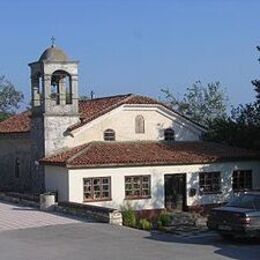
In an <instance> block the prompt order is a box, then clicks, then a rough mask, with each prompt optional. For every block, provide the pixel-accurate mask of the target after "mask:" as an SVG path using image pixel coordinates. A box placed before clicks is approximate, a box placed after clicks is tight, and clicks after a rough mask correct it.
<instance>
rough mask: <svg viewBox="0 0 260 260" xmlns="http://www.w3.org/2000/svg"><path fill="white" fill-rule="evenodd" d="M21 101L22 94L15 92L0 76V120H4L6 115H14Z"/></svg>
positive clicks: (10, 84)
mask: <svg viewBox="0 0 260 260" xmlns="http://www.w3.org/2000/svg"><path fill="white" fill-rule="evenodd" d="M23 99H24V96H23V93H22V92H20V91H18V90H16V89H15V86H14V85H13V84H12V83H11V82H10V81H9V80H7V79H6V78H5V76H0V120H4V119H6V118H7V116H8V115H10V114H13V113H15V112H16V111H17V109H18V108H19V107H20V105H21V102H22V101H23Z"/></svg>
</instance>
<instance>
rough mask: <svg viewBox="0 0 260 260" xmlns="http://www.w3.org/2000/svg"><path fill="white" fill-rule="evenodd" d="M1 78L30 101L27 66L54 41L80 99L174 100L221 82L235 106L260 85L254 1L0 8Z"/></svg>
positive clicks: (73, 2)
mask: <svg viewBox="0 0 260 260" xmlns="http://www.w3.org/2000/svg"><path fill="white" fill-rule="evenodd" d="M0 10H1V15H0V32H1V35H2V36H1V44H0V75H2V74H4V75H6V77H7V78H8V79H9V80H11V81H12V82H13V83H14V84H15V86H16V87H17V89H19V90H21V91H23V92H24V94H25V97H26V101H27V102H29V98H30V71H29V67H28V63H30V62H33V61H37V60H38V59H39V57H40V55H41V53H42V52H43V51H44V50H45V49H46V48H48V47H49V46H50V45H51V40H50V39H51V37H52V36H54V37H55V38H56V46H57V47H60V48H62V49H63V50H64V51H65V52H66V53H67V55H68V56H69V57H70V58H71V59H72V60H79V61H80V65H79V66H80V67H79V69H80V70H79V76H80V82H79V83H80V93H81V95H89V93H90V91H91V90H94V92H95V95H96V96H97V97H101V96H110V95H117V94H125V93H135V94H141V95H146V96H151V97H155V98H158V97H160V96H161V95H162V94H161V91H160V89H161V88H169V89H171V90H173V91H174V92H175V93H176V94H177V95H178V96H181V95H182V94H183V93H184V92H185V90H186V89H187V88H188V87H190V86H191V85H192V83H193V82H195V81H198V80H200V81H201V82H202V83H203V84H204V85H206V84H207V83H209V82H214V81H220V82H221V84H222V86H223V87H224V88H225V89H226V91H227V94H228V96H229V103H230V104H232V105H234V106H236V105H238V104H240V103H242V104H244V103H246V102H251V101H253V100H254V91H253V87H252V85H251V80H253V79H256V78H260V64H259V63H258V61H257V59H258V58H259V56H260V53H258V52H257V51H256V46H257V45H260V19H259V10H260V0H179V1H177V0H176V1H175V0H92V1H90V0H44V1H35V0H22V1H21V0H1V1H0Z"/></svg>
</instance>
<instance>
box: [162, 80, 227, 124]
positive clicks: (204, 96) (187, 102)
mask: <svg viewBox="0 0 260 260" xmlns="http://www.w3.org/2000/svg"><path fill="white" fill-rule="evenodd" d="M161 91H162V93H163V95H164V97H163V101H165V102H166V103H167V105H169V106H171V107H172V108H173V109H175V110H177V111H178V112H180V113H181V114H183V115H186V116H188V117H190V118H191V119H192V120H194V121H196V122H199V123H200V124H202V125H205V126H208V125H209V123H210V122H211V121H212V120H214V119H216V118H226V117H227V102H228V98H227V96H226V93H225V91H224V89H223V88H222V86H221V84H220V82H218V81H217V82H211V83H208V84H207V85H206V86H203V85H202V83H201V82H200V81H197V82H195V83H194V84H192V86H191V87H190V88H187V90H186V93H185V94H184V96H183V97H182V98H177V97H176V95H175V94H174V93H173V92H172V91H170V90H169V89H161Z"/></svg>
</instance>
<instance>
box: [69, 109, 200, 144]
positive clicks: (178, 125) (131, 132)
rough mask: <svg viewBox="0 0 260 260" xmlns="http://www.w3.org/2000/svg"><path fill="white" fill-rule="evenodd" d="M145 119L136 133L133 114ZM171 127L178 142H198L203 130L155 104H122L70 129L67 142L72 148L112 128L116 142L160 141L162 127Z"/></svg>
mask: <svg viewBox="0 0 260 260" xmlns="http://www.w3.org/2000/svg"><path fill="white" fill-rule="evenodd" d="M137 115H142V116H143V117H144V119H145V133H144V134H136V133H135V117H136V116H137ZM169 127H172V128H173V129H174V131H175V134H176V140H177V141H197V140H200V135H201V134H202V132H203V129H201V128H199V127H198V126H196V125H194V124H192V123H190V121H188V120H186V119H184V118H182V117H180V116H178V115H177V114H175V113H172V112H170V111H169V110H166V109H163V108H161V107H158V106H149V105H147V106H145V105H123V106H121V107H119V108H117V109H114V110H112V111H111V112H109V113H107V114H105V115H103V116H101V117H99V118H97V119H95V120H93V121H92V122H90V123H88V124H86V125H84V126H82V127H80V128H79V129H76V130H74V131H73V136H74V137H68V139H67V140H68V142H67V145H68V146H69V147H74V146H77V145H81V144H83V143H87V142H91V141H103V132H104V131H105V130H106V129H108V128H112V129H114V130H115V132H116V141H132V140H153V141H158V140H163V139H164V129H166V128H169Z"/></svg>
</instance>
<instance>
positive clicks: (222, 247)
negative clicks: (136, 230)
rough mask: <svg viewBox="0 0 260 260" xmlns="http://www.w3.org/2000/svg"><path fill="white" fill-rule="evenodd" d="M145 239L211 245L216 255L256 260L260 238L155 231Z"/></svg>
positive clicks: (259, 247) (259, 252)
mask: <svg viewBox="0 0 260 260" xmlns="http://www.w3.org/2000/svg"><path fill="white" fill-rule="evenodd" d="M146 239H150V240H156V241H161V242H167V243H175V244H176V243H177V244H178V243H179V244H187V245H203V246H211V247H215V248H216V249H215V251H214V253H215V254H216V255H221V256H224V257H228V258H230V259H237V260H248V259H250V260H257V259H259V255H260V246H259V245H260V238H257V239H256V238H254V239H253V238H251V239H230V240H226V239H223V238H222V237H221V236H219V235H218V234H214V233H213V234H212V236H205V237H203V236H201V237H200V236H198V237H196V236H193V237H181V236H177V235H172V234H167V233H163V232H157V231H155V232H151V235H150V236H148V237H146Z"/></svg>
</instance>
